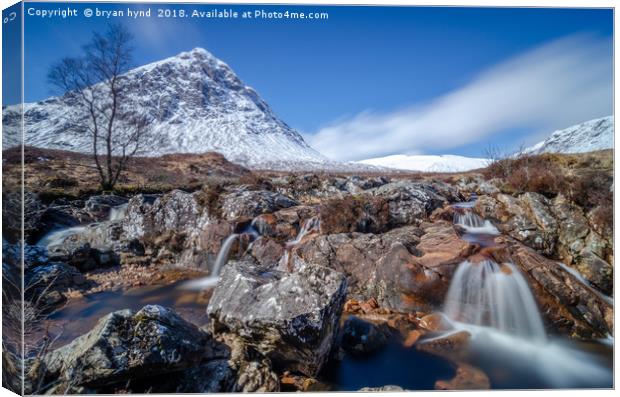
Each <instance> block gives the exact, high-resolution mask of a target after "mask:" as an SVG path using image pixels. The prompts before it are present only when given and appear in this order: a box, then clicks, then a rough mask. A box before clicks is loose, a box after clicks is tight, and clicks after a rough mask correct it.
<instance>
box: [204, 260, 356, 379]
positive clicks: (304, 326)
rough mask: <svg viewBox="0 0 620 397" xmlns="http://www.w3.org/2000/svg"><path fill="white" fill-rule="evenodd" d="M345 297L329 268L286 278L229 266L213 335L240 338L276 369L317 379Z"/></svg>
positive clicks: (212, 313)
mask: <svg viewBox="0 0 620 397" xmlns="http://www.w3.org/2000/svg"><path fill="white" fill-rule="evenodd" d="M345 295H346V279H345V277H344V276H343V275H342V274H340V273H338V272H335V271H333V270H331V269H328V268H324V267H319V266H306V267H304V268H302V269H299V270H298V271H297V272H295V273H286V272H281V271H277V270H268V269H264V268H263V269H261V268H259V267H257V265H256V264H255V263H252V262H249V261H244V262H229V263H228V264H227V265H226V267H225V268H224V271H223V274H222V276H221V279H220V282H219V283H218V286H217V287H216V289H215V291H214V292H213V296H212V297H211V300H210V301H209V306H208V308H207V314H208V315H209V318H210V319H211V320H212V322H211V327H212V329H213V331H214V332H215V333H221V332H226V333H232V334H235V335H238V336H239V337H241V338H242V339H243V340H244V341H245V342H246V343H247V344H249V345H251V346H253V347H255V349H256V350H257V351H258V352H260V353H261V354H263V355H264V356H266V357H268V358H269V359H270V360H271V361H272V362H273V364H274V366H276V367H278V368H280V369H289V370H291V371H298V372H301V373H303V374H306V375H308V376H314V375H316V374H317V373H318V372H319V370H320V369H321V367H322V365H323V364H324V363H325V361H326V360H327V357H328V355H329V352H330V349H331V346H332V342H333V340H334V337H335V334H336V331H337V327H338V320H339V318H340V313H341V311H342V305H343V303H344V298H345Z"/></svg>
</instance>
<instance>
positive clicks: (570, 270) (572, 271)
mask: <svg viewBox="0 0 620 397" xmlns="http://www.w3.org/2000/svg"><path fill="white" fill-rule="evenodd" d="M557 264H558V265H560V267H561V268H562V269H564V270H566V272H567V273H570V274H571V275H572V276H573V277H575V278H576V279H577V281H579V282H580V283H581V284H582V285H583V286H584V287H586V288H587V289H588V290H589V291H590V292H592V293H593V294H594V295H596V296H598V297H599V298H600V299H602V300H604V301H605V302H607V303H608V304H610V305H611V306H613V305H614V299H613V298H612V297H611V296H607V295H605V294H604V293H602V292H601V291H599V290H598V289H596V288H595V287H593V286H592V285H591V284H590V282H589V281H588V280H586V279H585V278H584V277H583V276H582V275H581V273H579V272H578V271H577V270H576V269H573V268H572V267H570V266H567V265H566V264H564V263H562V262H557Z"/></svg>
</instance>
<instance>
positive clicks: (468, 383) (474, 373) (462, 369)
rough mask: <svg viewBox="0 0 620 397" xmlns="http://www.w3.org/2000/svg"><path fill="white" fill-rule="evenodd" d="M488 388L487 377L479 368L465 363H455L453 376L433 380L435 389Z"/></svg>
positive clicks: (489, 384) (489, 386) (488, 381)
mask: <svg viewBox="0 0 620 397" xmlns="http://www.w3.org/2000/svg"><path fill="white" fill-rule="evenodd" d="M490 388H491V382H490V380H489V377H488V376H487V375H486V374H485V373H484V372H482V370H480V369H479V368H476V367H474V366H472V365H469V364H466V363H457V367H456V375H455V376H454V378H452V379H450V380H438V381H437V382H435V389H436V390H488V389H490Z"/></svg>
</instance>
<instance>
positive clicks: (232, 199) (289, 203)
mask: <svg viewBox="0 0 620 397" xmlns="http://www.w3.org/2000/svg"><path fill="white" fill-rule="evenodd" d="M296 205H299V203H298V202H297V201H296V200H294V199H292V198H290V197H288V196H285V195H283V194H281V193H277V192H271V191H268V190H245V189H239V190H235V191H232V192H230V193H225V194H223V195H222V216H223V218H224V219H227V220H235V219H238V218H242V217H244V218H250V219H251V218H254V217H256V216H258V215H260V214H266V213H273V212H276V211H278V210H280V209H283V208H289V207H293V206H296Z"/></svg>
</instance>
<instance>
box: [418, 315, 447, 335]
mask: <svg viewBox="0 0 620 397" xmlns="http://www.w3.org/2000/svg"><path fill="white" fill-rule="evenodd" d="M420 327H422V328H425V329H427V330H429V331H431V332H437V331H445V330H448V329H450V326H449V325H448V324H447V323H446V320H445V317H444V316H443V314H441V313H431V314H427V315H426V316H424V317H422V318H421V319H420Z"/></svg>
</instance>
